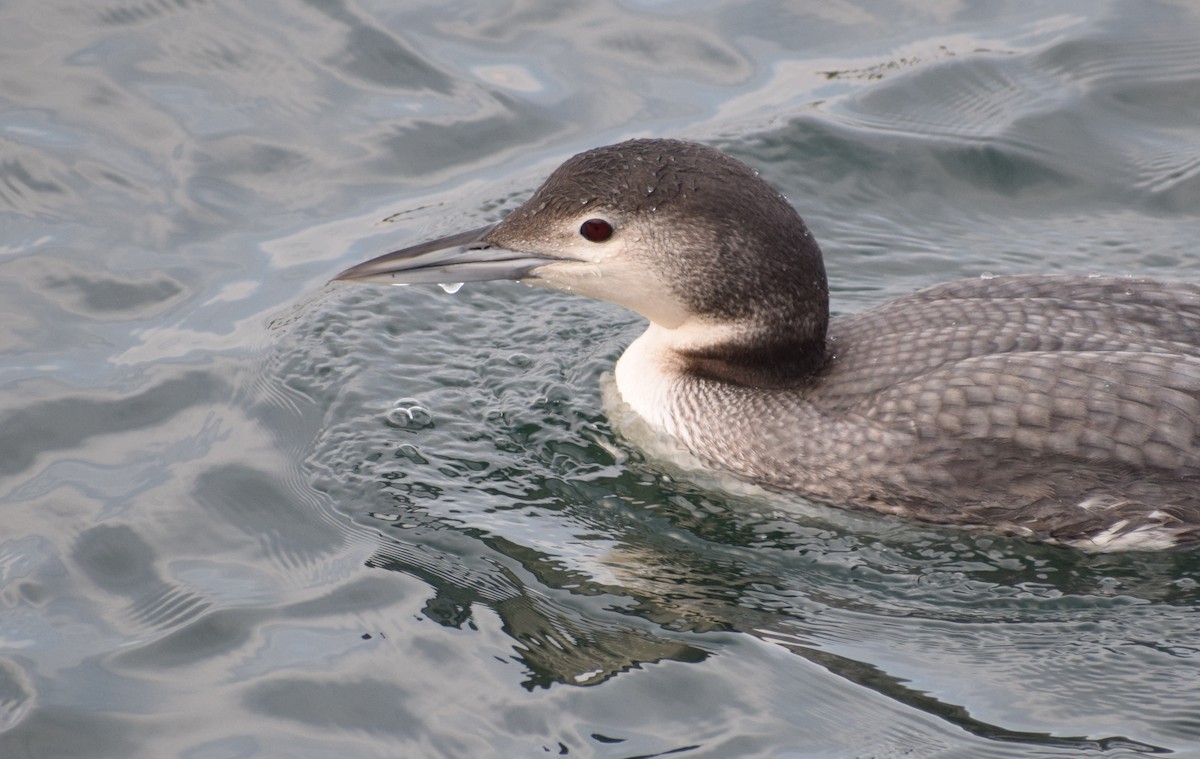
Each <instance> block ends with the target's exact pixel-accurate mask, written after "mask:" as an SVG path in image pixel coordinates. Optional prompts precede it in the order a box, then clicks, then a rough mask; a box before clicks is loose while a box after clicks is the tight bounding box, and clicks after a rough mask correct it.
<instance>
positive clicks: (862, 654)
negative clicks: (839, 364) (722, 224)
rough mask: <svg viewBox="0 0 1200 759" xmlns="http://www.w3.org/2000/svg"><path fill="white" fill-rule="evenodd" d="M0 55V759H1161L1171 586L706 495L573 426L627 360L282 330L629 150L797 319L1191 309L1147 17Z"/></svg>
mask: <svg viewBox="0 0 1200 759" xmlns="http://www.w3.org/2000/svg"><path fill="white" fill-rule="evenodd" d="M0 20H2V23H0V42H2V43H3V44H0V230H2V231H3V236H2V237H0V355H2V360H0V506H2V508H3V518H2V519H0V756H3V757H5V758H6V759H7V758H8V757H164V756H179V757H187V758H188V759H224V758H233V757H259V756H261V757H277V756H303V757H326V756H328V757H333V756H338V757H342V756H354V757H397V756H404V757H409V756H412V757H425V756H447V757H465V756H503V757H510V756H547V755H550V756H583V757H587V756H596V757H633V756H660V755H666V754H670V755H672V756H686V757H701V756H703V757H734V756H737V757H781V756H795V757H809V756H821V757H857V756H946V757H950V756H955V757H957V756H972V757H1027V756H1066V755H1086V756H1097V755H1103V756H1126V755H1136V754H1141V753H1149V752H1163V753H1165V752H1173V753H1174V754H1175V755H1179V756H1190V755H1200V712H1198V711H1197V704H1198V703H1200V625H1198V620H1200V616H1198V614H1197V611H1198V609H1197V607H1198V605H1200V590H1198V586H1197V578H1198V576H1200V557H1197V555H1196V554H1195V553H1194V552H1193V553H1172V554H1128V555H1110V556H1088V555H1084V554H1080V553H1076V552H1072V551H1068V550H1059V549H1051V548H1048V547H1044V546H1037V545H1030V544H1026V543H1022V542H1020V541H1016V540H1009V539H999V538H992V537H988V536H983V535H974V534H967V533H963V532H956V531H950V530H941V529H933V528H929V527H925V526H920V525H913V524H907V523H903V522H898V521H895V520H890V519H886V518H878V517H868V516H864V515H855V514H848V513H845V512H840V511H836V510H833V509H827V508H823V507H815V506H804V505H801V504H797V503H795V502H794V501H792V500H786V499H781V498H777V497H772V496H766V495H762V494H754V493H746V494H742V495H737V494H730V493H726V492H724V491H722V490H719V489H715V488H713V487H711V486H710V484H707V483H704V482H701V481H691V480H689V479H687V478H680V477H679V476H677V475H676V474H675V473H673V472H672V471H670V470H669V469H667V468H664V467H663V466H662V465H660V464H657V463H655V462H654V461H649V460H647V459H646V458H645V457H644V456H642V455H641V454H640V453H639V452H638V451H637V450H635V449H633V448H631V447H630V446H629V445H628V444H627V443H625V442H624V441H623V440H621V439H620V438H619V437H618V436H616V435H615V434H614V432H613V429H612V426H611V424H610V422H609V421H608V420H607V419H606V417H605V416H604V413H603V410H602V403H601V390H600V386H601V378H602V375H603V374H604V373H605V372H606V371H607V370H608V369H609V368H610V367H611V365H612V362H613V361H614V360H615V358H616V357H617V356H618V355H619V354H620V352H621V350H622V349H623V348H624V346H625V345H626V344H627V343H628V342H629V341H630V340H631V339H632V338H633V337H634V336H635V335H636V334H637V333H638V332H639V330H640V329H641V324H640V322H639V320H638V319H637V318H636V317H634V316H632V315H630V314H628V313H625V312H623V311H621V310H620V309H618V308H616V307H613V306H610V305H607V304H601V303H594V302H588V301H584V300H582V299H572V298H570V297H568V296H565V295H559V294H554V293H547V292H542V291H533V290H530V289H528V288H524V287H522V286H519V285H512V284H505V283H496V284H485V285H469V286H468V287H466V288H464V289H463V290H462V291H461V292H459V293H457V294H455V295H448V294H446V293H444V292H442V291H441V290H438V289H437V288H433V287H429V288H423V287H410V288H369V287H349V286H341V285H328V284H327V280H328V278H329V277H330V276H331V275H332V274H334V273H335V272H337V271H338V270H339V269H341V268H343V267H344V266H346V265H349V264H351V263H354V262H356V261H358V260H361V259H363V258H365V257H367V256H369V255H374V254H378V253H381V252H384V251H386V250H388V249H390V248H392V247H396V246H400V245H403V244H406V243H410V242H415V241H418V240H420V239H423V238H427V237H430V236H433V235H439V234H444V233H449V232H453V231H457V230H459V229H466V228H469V227H470V226H473V225H478V224H480V223H483V222H486V221H490V220H494V219H496V218H498V217H499V216H500V215H501V214H502V213H503V212H504V211H505V210H507V209H509V208H511V207H513V206H515V205H516V204H517V203H518V202H519V201H520V200H521V199H522V198H523V197H524V196H525V195H526V194H527V193H528V192H529V191H530V190H531V189H532V188H533V187H535V186H536V185H537V184H538V182H539V181H540V178H541V177H542V176H543V175H544V174H545V173H546V172H547V171H548V170H549V169H550V168H552V167H553V166H554V165H556V164H557V163H558V162H559V161H560V160H561V159H563V158H564V157H566V156H567V155H570V154H572V153H574V152H576V151H578V150H581V149H584V148H587V147H591V146H594V145H598V144H604V143H607V142H612V141H615V140H618V139H621V138H624V137H628V136H634V135H671V136H682V137H688V138H692V139H701V140H704V141H707V142H710V143H712V144H716V145H718V146H720V147H722V148H724V149H726V150H728V151H730V152H731V153H733V154H735V155H737V156H738V157H740V158H742V159H743V160H745V161H747V162H748V163H750V164H752V165H753V166H755V167H756V168H758V169H759V170H760V171H761V172H762V173H763V175H764V176H766V177H767V178H769V179H770V180H771V181H772V182H774V183H775V184H776V185H777V186H778V187H780V189H782V190H783V191H784V192H785V193H786V194H787V195H788V196H789V198H790V199H791V200H792V201H793V202H794V203H795V204H796V205H797V207H798V208H799V209H800V210H801V213H803V214H804V216H805V218H806V220H807V221H808V223H809V225H810V226H811V227H812V229H813V231H814V233H815V234H816V235H817V237H818V239H820V240H821V241H822V243H823V247H824V249H825V252H826V256H827V266H828V269H829V273H830V276H831V280H832V287H833V291H834V293H833V294H834V303H835V305H834V308H835V310H837V311H839V312H849V311H854V310H858V309H861V308H865V307H867V306H869V305H872V304H876V303H879V302H882V301H884V300H886V299H888V298H890V297H894V296H896V295H899V294H902V293H906V292H909V291H911V290H912V289H914V288H916V287H919V286H922V285H926V284H931V283H934V282H940V281H943V280H946V279H950V278H953V277H974V276H980V275H983V274H985V273H987V272H992V273H997V274H998V273H1002V272H1050V271H1063V272H1092V271H1096V272H1100V271H1103V272H1116V273H1135V274H1143V275H1153V276H1161V277H1168V278H1175V279H1187V280H1193V281H1194V280H1197V279H1200V256H1197V254H1196V243H1197V240H1200V214H1198V209H1200V97H1198V96H1197V92H1200V12H1198V11H1197V10H1196V9H1195V8H1194V6H1192V5H1191V4H1189V3H1184V2H1178V3H1137V4H1133V3H1130V4H1124V3H1116V2H1110V3H1103V2H1093V1H1091V0H1088V1H1087V2H1082V1H1081V2H1063V3H1055V4H1029V3H1015V2H1013V3H1004V2H992V1H991V0H988V1H987V2H983V1H980V2H974V3H906V4H905V3H900V4H897V3H884V2H877V1H876V2H847V3H812V4H803V5H802V4H796V3H791V4H783V3H769V2H749V3H745V2H733V1H732V0H713V1H712V2H705V3H702V4H696V3H685V2H654V3H650V2H629V3H625V4H614V3H561V2H544V1H541V0H527V1H523V2H517V3H508V4H493V5H490V6H486V7H478V6H476V5H473V4H456V3H450V4H447V3H428V4H419V3H414V2H410V3H403V4H393V3H383V2H369V1H364V2H358V3H353V4H351V3H338V2H329V3H318V2H309V3H293V2H286V1H280V2H270V3H267V2H264V3H256V4H243V5H241V6H230V5H225V4H218V3H208V2H201V1H199V0H196V1H192V2H188V1H186V0H177V1H176V2H166V1H159V0H143V1H140V2H139V1H136V0H135V1H132V2H131V1H130V0H122V1H121V2H108V1H107V0H101V1H100V2H89V3H83V2H74V3H72V2H65V3H55V4H48V3H35V2H31V1H30V0H18V1H17V2H13V3H8V4H7V5H6V6H5V7H3V8H0ZM671 752H674V753H671Z"/></svg>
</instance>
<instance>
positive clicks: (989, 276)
mask: <svg viewBox="0 0 1200 759" xmlns="http://www.w3.org/2000/svg"><path fill="white" fill-rule="evenodd" d="M979 278H980V279H995V278H996V275H995V274H992V273H991V272H990V271H985V272H984V273H982V274H980V275H979Z"/></svg>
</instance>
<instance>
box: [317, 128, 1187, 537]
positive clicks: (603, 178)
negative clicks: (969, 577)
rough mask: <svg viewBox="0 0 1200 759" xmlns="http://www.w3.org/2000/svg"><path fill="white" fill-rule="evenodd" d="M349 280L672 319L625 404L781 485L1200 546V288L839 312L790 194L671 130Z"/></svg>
mask: <svg viewBox="0 0 1200 759" xmlns="http://www.w3.org/2000/svg"><path fill="white" fill-rule="evenodd" d="M338 278H339V279H344V280H351V281H357V282H381V283H388V284H424V283H443V282H473V281H482V280H494V279H513V280H520V281H523V282H527V283H529V284H534V285H539V286H542V287H548V288H551V289H556V290H564V291H569V292H572V293H577V294H581V295H588V296H591V297H593V298H599V299H602V300H607V301H611V302H613V303H616V304H619V305H622V306H625V307H626V308H630V309H632V310H634V311H636V312H638V313H640V314H641V315H643V316H645V317H646V318H647V319H649V321H650V324H649V327H648V328H647V330H646V332H645V333H644V334H642V335H641V336H640V337H639V338H638V339H637V340H635V341H634V342H633V344H632V345H630V346H629V348H628V349H627V350H626V351H625V353H624V354H623V355H622V356H621V358H620V360H619V361H618V362H617V367H616V385H617V389H618V392H619V393H620V395H621V397H622V399H623V400H624V401H625V402H626V403H627V404H629V406H630V407H631V408H632V409H633V410H634V411H635V412H636V413H637V414H638V415H639V416H641V417H642V418H643V419H644V420H645V421H646V422H647V423H648V424H649V425H651V427H653V428H655V429H657V430H659V431H661V432H664V433H666V434H668V435H670V436H672V437H673V438H675V439H676V440H678V441H679V443H681V444H682V445H683V446H684V447H686V448H687V449H688V450H689V451H690V452H691V453H692V454H694V455H696V456H697V457H699V458H700V459H702V460H703V461H705V462H706V464H708V465H710V466H713V467H715V468H718V469H721V470H725V471H728V472H730V473H732V474H734V475H736V476H738V477H741V478H743V479H746V480H750V481H752V482H755V483H757V484H760V485H763V486H766V487H768V488H772V489H776V490H784V491H794V492H799V493H802V494H805V495H807V496H809V497H812V498H816V499H819V500H822V501H826V502H829V503H831V504H834V505H839V506H846V507H850V508H859V509H868V510H874V511H878V512H882V513H887V514H898V515H904V516H909V517H914V518H917V519H922V520H926V521H929V522H935V523H941V524H953V525H961V526H968V527H979V528H987V529H991V530H996V531H1000V532H1004V533H1009V534H1013V535H1018V536H1024V537H1027V538H1030V539H1036V540H1042V541H1047V542H1050V543H1055V544H1060V545H1070V546H1076V547H1079V548H1083V549H1085V550H1144V549H1162V548H1169V547H1173V546H1178V545H1188V544H1195V543H1197V542H1200V443H1198V442H1197V426H1198V424H1200V287H1197V286H1196V285H1192V284H1180V283H1169V282H1161V281H1156V280H1150V279H1131V278H1120V277H1071V276H998V277H992V278H988V279H979V280H969V281H967V280H964V281H957V282H949V283H945V284H942V285H937V286H934V287H931V288H928V289H925V290H921V291H919V292H916V293H913V294H911V295H908V296H906V297H903V298H900V299H898V300H895V301H892V302H890V303H887V304H884V305H882V306H879V307H877V308H875V309H872V310H870V311H867V312H865V313H860V314H855V315H852V316H844V317H840V318H838V319H834V320H830V318H829V290H828V284H827V282H826V278H825V267H824V263H823V261H822V257H821V251H820V248H818V246H817V243H816V241H815V240H814V239H813V237H812V235H811V234H810V233H809V231H808V228H807V227H806V226H805V224H804V222H803V221H802V220H801V218H800V216H799V215H797V213H796V211H795V210H794V209H793V208H792V207H791V205H790V204H789V203H788V202H787V201H786V200H785V199H784V198H783V196H782V195H780V194H779V193H778V192H776V191H775V190H774V189H773V188H772V187H771V186H770V185H769V184H767V183H766V182H765V181H763V180H762V179H760V178H759V177H758V176H757V175H756V174H755V173H754V172H753V171H752V170H751V169H750V168H748V167H746V166H745V165H744V164H742V163H740V162H738V161H737V160H735V159H733V158H731V157H730V156H728V155H726V154H724V153H722V152H720V151H718V150H716V149H714V148H710V147H706V146H704V145H699V144H695V143H690V142H682V141H678V140H662V139H639V140H630V141H628V142H623V143H620V144H617V145H610V146H607V147H601V148H596V149H594V150H589V151H587V152H584V153H581V154H579V155H577V156H575V157H573V158H571V159H569V160H568V161H567V162H566V163H564V164H563V165H562V166H560V167H559V168H558V169H557V170H556V171H554V172H553V173H552V174H551V175H550V177H549V179H547V180H546V182H545V184H543V185H542V186H541V187H540V188H539V189H538V190H537V191H536V192H535V193H534V194H533V196H532V197H531V198H530V199H529V200H528V201H526V202H525V203H524V204H523V205H521V206H520V207H519V208H517V209H516V210H515V211H513V212H512V213H511V214H510V215H509V216H507V217H506V218H505V219H504V220H503V221H501V222H500V223H498V224H495V225H492V226H488V227H483V228H481V229H476V230H472V231H469V232H463V233H461V234H457V235H453V236H451V237H447V238H444V239H441V240H436V241H433V242H428V243H424V244H421V245H417V246H415V247H412V248H406V249H404V250H400V251H397V252H394V253H389V254H387V255H384V256H380V257H378V258H375V259H372V260H370V261H367V262H365V263H362V264H359V265H357V266H353V267H351V268H349V269H347V270H346V271H344V272H342V273H341V274H340V275H338ZM835 341H836V342H835ZM833 345H836V347H837V350H836V352H835V351H833V350H831V346H833Z"/></svg>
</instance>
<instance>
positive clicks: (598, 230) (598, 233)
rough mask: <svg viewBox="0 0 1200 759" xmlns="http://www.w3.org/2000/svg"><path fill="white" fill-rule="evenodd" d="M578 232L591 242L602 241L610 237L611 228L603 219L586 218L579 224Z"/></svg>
mask: <svg viewBox="0 0 1200 759" xmlns="http://www.w3.org/2000/svg"><path fill="white" fill-rule="evenodd" d="M579 234H581V235H583V236H584V238H585V239H587V240H590V241H592V242H604V241H605V240H607V239H608V238H610V237H612V234H613V228H612V224H609V223H608V222H607V221H605V220H604V219H588V220H587V221H585V222H583V224H581V225H579Z"/></svg>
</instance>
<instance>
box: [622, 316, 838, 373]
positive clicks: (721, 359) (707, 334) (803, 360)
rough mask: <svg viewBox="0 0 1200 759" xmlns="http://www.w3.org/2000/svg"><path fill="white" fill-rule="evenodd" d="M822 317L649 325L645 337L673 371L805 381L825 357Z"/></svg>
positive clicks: (822, 363)
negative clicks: (782, 324)
mask: <svg viewBox="0 0 1200 759" xmlns="http://www.w3.org/2000/svg"><path fill="white" fill-rule="evenodd" d="M825 327H826V321H825V320H824V319H817V318H813V319H809V320H803V321H800V322H795V321H793V322H791V323H790V324H789V325H788V328H787V329H781V328H780V325H779V324H778V323H770V322H762V321H760V322H757V323H745V322H739V323H734V324H719V325H705V324H694V323H693V324H687V325H684V326H682V327H678V328H676V329H672V330H668V329H664V328H662V327H660V326H658V325H655V324H651V325H650V328H649V329H648V330H647V332H646V335H645V338H646V339H647V341H648V342H651V343H654V344H656V346H657V347H658V349H659V350H660V351H661V352H662V353H663V354H664V357H669V358H670V359H671V363H673V364H674V365H675V366H676V368H677V371H679V372H680V373H682V374H684V375H686V376H691V377H696V378H699V379H705V380H712V381H715V382H723V383H726V384H731V385H739V386H743V387H758V388H784V387H796V386H798V385H803V384H806V383H808V382H809V381H811V380H812V379H813V377H815V376H816V375H817V374H818V373H819V372H820V371H821V369H822V368H823V367H824V366H825V362H826V349H825Z"/></svg>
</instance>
